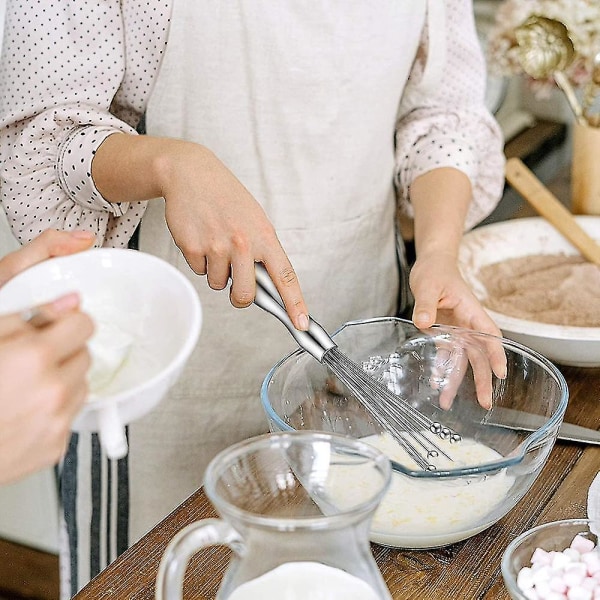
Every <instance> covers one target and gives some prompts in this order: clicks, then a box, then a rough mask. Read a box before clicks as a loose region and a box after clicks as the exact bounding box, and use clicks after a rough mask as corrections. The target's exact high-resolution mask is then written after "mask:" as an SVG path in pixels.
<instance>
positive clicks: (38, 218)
mask: <svg viewBox="0 0 600 600" xmlns="http://www.w3.org/2000/svg"><path fill="white" fill-rule="evenodd" d="M174 1H182V2H183V1H186V0H174ZM188 1H194V2H196V1H200V0H188ZM439 1H440V2H441V1H442V0H439ZM435 4H436V2H429V4H428V6H429V7H430V9H431V7H435ZM444 4H445V5H446V10H445V14H444V17H443V20H440V19H439V18H438V19H437V20H436V18H435V16H436V15H435V12H436V11H431V10H430V12H431V13H432V14H431V18H430V19H429V26H428V28H427V29H426V32H424V35H423V41H422V48H421V52H420V53H419V57H418V58H417V60H416V61H415V64H414V66H413V71H412V73H411V78H410V81H409V84H408V86H407V89H406V91H405V94H404V97H403V99H402V102H401V106H400V111H399V119H398V125H397V133H396V156H397V173H396V183H397V187H398V190H399V196H400V206H401V209H402V210H403V211H404V212H405V213H406V214H407V215H409V216H410V215H411V208H410V203H409V198H410V184H411V182H412V181H413V180H414V179H415V178H416V177H418V176H419V175H421V174H422V173H424V172H426V171H428V170H431V169H432V168H436V167H442V166H450V167H455V168H457V169H460V170H461V171H463V172H465V173H466V174H467V175H468V176H469V177H470V179H471V182H472V186H473V196H474V197H473V203H472V205H471V208H470V212H469V215H468V218H467V227H469V226H472V225H473V224H475V223H476V222H477V221H478V220H480V219H481V218H483V216H485V215H486V214H487V213H489V212H490V210H491V207H493V206H494V205H495V203H496V202H497V200H498V198H499V196H500V191H501V189H502V183H503V168H502V160H503V158H502V136H501V134H500V131H499V128H498V126H497V124H496V122H495V121H494V119H493V118H492V117H491V115H490V114H489V113H488V112H487V110H486V109H485V107H484V102H483V97H484V84H483V82H484V77H483V74H484V69H485V65H484V60H483V56H482V53H481V49H480V48H479V46H478V41H477V37H476V36H475V35H474V24H473V16H472V5H471V2H470V0H445V2H444ZM170 13H171V2H169V1H168V0H143V1H142V0H102V1H95V0H56V1H55V2H47V1H45V0H9V1H8V7H7V14H6V23H5V34H4V46H3V52H2V59H1V63H0V193H1V199H2V203H3V205H4V208H5V210H6V213H7V216H8V219H9V222H10V224H11V227H12V229H13V232H14V234H15V235H16V236H17V237H18V238H19V240H21V241H22V242H24V241H27V240H30V239H32V238H33V237H35V236H36V235H37V234H38V233H39V232H41V231H42V230H44V229H47V228H49V227H57V228H60V229H73V228H86V229H92V230H93V231H95V232H96V234H97V235H98V239H99V242H98V243H99V244H102V245H105V246H126V245H127V242H128V240H129V238H130V237H131V235H132V233H133V232H134V230H135V228H136V227H137V225H138V224H139V222H140V219H141V218H142V215H143V213H144V210H145V203H144V202H131V203H127V202H121V203H111V202H108V201H107V200H106V199H104V198H103V197H102V195H101V194H100V193H99V192H98V190H97V189H96V187H95V185H94V181H93V179H92V177H91V164H92V160H93V158H94V154H95V152H96V149H97V148H98V146H99V145H100V144H101V143H102V142H103V141H104V140H105V139H106V137H107V136H109V135H111V134H112V133H115V132H126V133H131V134H135V133H136V126H137V125H138V122H139V120H140V118H141V116H142V115H143V113H144V110H145V106H146V103H147V101H148V98H149V95H150V93H151V91H152V87H153V84H154V82H155V80H156V76H157V73H158V70H159V68H160V62H161V57H162V54H163V52H164V50H165V45H166V43H167V35H168V30H169V18H170ZM465 31H468V32H469V35H465Z"/></svg>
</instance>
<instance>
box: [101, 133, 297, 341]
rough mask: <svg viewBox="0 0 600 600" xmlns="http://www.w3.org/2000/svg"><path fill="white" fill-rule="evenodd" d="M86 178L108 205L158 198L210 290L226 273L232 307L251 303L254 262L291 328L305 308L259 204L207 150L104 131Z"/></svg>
mask: <svg viewBox="0 0 600 600" xmlns="http://www.w3.org/2000/svg"><path fill="white" fill-rule="evenodd" d="M92 168H93V177H94V181H95V183H96V186H97V187H98V190H99V191H100V192H101V193H102V195H103V196H104V198H106V199H107V200H109V201H110V202H125V201H135V200H149V199H152V198H156V197H163V198H164V199H165V206H166V209H165V210H166V214H165V216H166V220H167V225H168V227H169V230H170V232H171V235H172V236H173V239H174V240H175V243H176V244H177V246H178V247H179V248H180V250H181V251H182V253H183V255H184V257H185V259H186V260H187V262H188V264H189V265H190V267H191V268H192V269H193V270H194V271H195V272H196V273H198V274H199V275H204V274H206V275H207V278H208V283H209V285H210V287H211V288H213V289H215V290H222V289H224V288H225V287H226V285H227V283H228V281H229V279H230V278H231V280H232V284H231V290H230V298H231V303H232V304H233V306H235V307H238V308H242V307H246V306H249V305H250V304H251V303H252V301H253V300H254V295H255V290H256V281H255V275H254V264H255V263H256V262H261V263H263V264H264V265H265V267H266V269H267V271H268V272H269V275H270V276H271V279H272V280H273V283H274V284H275V286H276V287H277V290H278V292H279V294H280V296H281V298H282V299H283V302H284V304H285V307H286V310H287V312H288V314H289V316H290V318H291V319H292V322H293V323H294V325H295V326H296V328H298V329H302V330H305V329H307V328H308V310H307V307H306V305H305V302H304V298H303V295H302V291H301V289H300V284H299V282H298V277H297V276H296V272H295V271H294V268H293V267H292V264H291V263H290V260H289V258H288V257H287V255H286V253H285V251H284V249H283V248H282V246H281V243H280V242H279V239H278V238H277V234H276V232H275V229H274V227H273V225H272V224H271V222H270V221H269V219H268V218H267V215H266V214H265V212H264V210H263V208H262V207H261V205H260V204H259V202H258V201H257V200H256V199H255V198H254V197H253V196H252V195H251V194H250V192H249V191H248V190H247V189H246V188H245V187H244V186H243V185H242V184H241V182H240V181H239V180H238V179H237V178H236V177H235V176H234V175H233V173H231V171H229V169H228V168H227V167H226V166H225V165H224V164H223V163H222V162H221V161H220V160H219V159H218V158H217V157H216V156H215V155H214V154H213V153H212V152H211V151H210V150H208V149H207V148H205V147H204V146H201V145H199V144H194V143H192V142H185V141H182V140H176V139H169V138H155V137H151V136H145V135H144V136H134V135H127V134H114V135H110V136H109V137H108V138H106V140H105V141H104V142H103V143H102V144H101V145H100V147H99V148H98V151H97V153H96V156H95V158H94V162H93V165H92Z"/></svg>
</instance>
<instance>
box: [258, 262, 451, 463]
mask: <svg viewBox="0 0 600 600" xmlns="http://www.w3.org/2000/svg"><path fill="white" fill-rule="evenodd" d="M255 269H256V297H255V299H254V303H255V304H256V305H257V306H259V307H260V308H262V309H263V310H265V311H267V312H268V313H270V314H272V315H273V316H275V317H276V318H277V319H279V320H280V321H281V322H282V323H283V324H284V325H285V326H286V327H287V329H288V330H289V332H290V333H291V334H292V336H293V337H294V339H295V340H296V341H297V342H298V345H299V346H300V347H301V348H303V349H304V350H306V352H308V353H309V354H311V355H312V356H313V357H314V358H316V359H317V360H318V361H319V362H320V363H322V364H324V365H326V366H327V367H329V369H330V370H331V371H332V373H333V374H334V375H335V376H336V377H337V378H338V379H339V380H340V381H341V382H342V383H343V384H344V385H345V386H346V387H347V388H348V389H349V390H350V391H351V392H352V393H353V394H354V396H355V397H356V399H357V400H358V401H359V402H360V403H361V405H362V406H363V407H364V408H365V410H366V411H367V412H368V413H369V415H371V417H372V418H373V420H374V421H375V422H376V423H378V424H379V425H380V426H381V428H382V429H384V430H385V431H387V432H388V433H389V434H390V435H391V436H392V437H393V438H394V439H395V440H396V441H397V442H398V444H399V445H400V446H401V447H402V448H403V449H404V450H405V452H406V453H407V454H408V455H409V456H410V457H411V458H412V459H413V460H414V461H415V462H416V463H417V465H418V466H419V467H420V468H422V469H424V470H427V471H432V470H435V466H434V465H433V464H432V463H431V459H432V458H436V457H438V456H440V455H443V456H445V457H446V458H448V459H449V460H452V459H451V457H450V456H448V454H447V453H446V452H444V451H443V450H442V449H441V448H440V447H439V446H438V445H437V444H436V443H435V442H434V441H432V440H431V439H430V438H429V437H427V436H426V435H424V432H427V431H428V432H431V433H433V434H434V435H436V436H437V437H439V438H440V439H443V440H446V439H448V440H450V441H451V442H457V441H460V439H461V436H460V435H459V434H458V433H456V432H454V431H452V430H451V429H449V428H448V427H445V426H444V425H442V424H441V423H439V422H437V421H432V420H431V419H429V417H427V416H425V415H424V414H423V413H422V412H420V411H419V410H417V409H416V408H415V407H414V406H411V404H410V403H409V402H407V401H406V400H405V399H404V398H402V397H400V396H398V395H396V394H394V393H393V392H392V391H390V390H389V389H388V388H387V386H386V385H385V384H384V383H382V382H380V381H378V380H377V379H375V378H374V377H372V376H371V375H369V374H368V373H366V372H365V371H364V370H363V369H362V367H361V366H360V365H357V364H356V363H355V362H354V361H352V360H351V359H350V358H349V357H347V356H346V355H345V354H343V353H342V352H340V351H339V349H338V347H337V345H336V343H335V342H334V341H333V339H332V338H331V336H330V335H329V334H328V333H327V332H326V331H325V329H323V327H321V325H319V324H318V323H317V322H316V321H315V320H314V319H312V318H311V317H309V327H308V331H298V330H297V329H296V328H295V327H294V325H293V323H292V321H291V319H290V318H289V316H288V314H287V312H286V310H285V308H284V306H283V301H282V300H281V297H280V295H279V293H278V292H277V288H276V287H275V285H274V283H273V281H272V280H271V277H270V276H269V274H268V272H267V270H266V269H265V267H264V266H263V265H261V264H256V266H255Z"/></svg>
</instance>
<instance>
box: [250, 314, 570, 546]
mask: <svg viewBox="0 0 600 600" xmlns="http://www.w3.org/2000/svg"><path fill="white" fill-rule="evenodd" d="M333 339H334V340H335V342H336V344H337V345H338V349H339V350H340V351H341V352H343V353H344V354H346V355H347V356H348V357H349V358H351V359H352V360H353V361H354V362H356V363H358V364H360V365H362V367H363V369H365V370H366V371H368V372H370V373H371V375H373V376H374V377H376V378H377V379H379V380H381V381H385V382H386V384H387V385H388V388H390V389H393V391H394V392H395V393H396V394H398V395H399V396H401V397H402V398H403V399H404V400H405V401H407V402H408V403H409V404H410V405H411V406H412V407H413V408H415V409H417V410H418V411H419V412H421V413H422V414H424V415H425V416H427V417H428V418H430V419H431V420H433V421H436V422H440V423H442V424H443V425H446V426H448V427H449V428H450V429H452V430H453V431H455V432H457V433H458V434H460V436H461V437H462V440H461V441H459V442H457V443H456V444H451V443H450V442H449V441H447V440H437V442H438V443H439V446H440V448H441V450H443V451H445V452H446V453H447V455H448V457H449V459H451V460H441V461H440V462H439V464H438V468H437V469H435V470H432V471H429V470H423V469H420V468H418V467H417V466H416V465H415V464H414V463H412V462H411V461H410V460H409V459H408V458H407V457H406V455H405V454H403V453H402V451H400V449H399V447H398V445H397V444H396V443H395V441H394V439H393V438H392V437H390V436H389V434H383V432H382V429H381V427H380V426H379V425H377V424H376V423H375V422H374V421H373V419H372V418H371V417H370V416H369V414H368V412H367V411H366V410H365V409H364V407H363V405H362V404H361V403H360V402H358V401H357V400H356V399H355V397H354V396H353V395H352V394H351V393H350V392H349V391H348V390H347V388H345V387H344V386H343V385H342V384H341V383H340V382H339V380H337V378H336V377H335V376H334V375H333V374H332V373H331V372H330V371H329V370H328V369H327V368H326V367H325V366H324V365H322V364H321V363H319V362H318V361H317V360H315V359H314V358H313V357H312V356H310V355H309V354H307V353H306V352H304V351H303V350H296V351H295V352H292V353H291V354H289V355H288V356H286V357H285V358H283V359H282V360H281V361H280V362H279V363H278V364H277V365H275V366H274V367H273V368H272V369H271V371H270V372H269V373H268V374H267V376H266V378H265V380H264V382H263V385H262V390H261V400H262V405H263V408H264V410H265V412H266V414H267V418H268V420H269V425H270V429H271V431H286V430H294V429H306V430H318V431H327V432H333V433H339V434H344V435H348V436H351V437H356V438H366V440H367V441H368V442H370V443H372V444H373V445H375V446H377V447H378V448H379V449H381V450H383V451H384V452H385V453H386V454H387V455H388V457H389V458H390V459H391V460H392V466H393V469H394V473H393V476H392V483H391V486H390V490H389V491H388V493H387V494H386V496H385V498H384V499H383V502H382V503H381V505H380V507H379V509H378V511H377V513H376V514H375V518H374V519H373V522H372V524H371V539H372V541H374V542H378V543H380V544H384V545H388V546H394V547H401V548H413V549H417V548H435V547H440V546H445V545H448V544H451V543H454V542H457V541H460V540H463V539H466V538H468V537H470V536H472V535H475V534H476V533H478V532H480V531H482V530H483V529H486V528H487V527H489V526H490V525H492V524H493V523H495V522H496V521H498V520H499V519H500V518H502V517H503V516H504V515H505V514H506V513H507V512H508V511H509V510H511V509H512V508H513V507H514V506H515V505H516V504H517V502H518V501H519V500H520V499H521V498H522V497H523V496H524V494H525V493H526V492H527V491H528V490H529V488H530V487H531V485H532V484H533V482H534V481H535V479H536V478H537V476H538V475H539V473H540V471H541V469H542V467H543V466H544V464H545V462H546V459H547V458H548V455H549V454H550V451H551V450H552V447H553V445H554V442H555V439H556V435H557V433H558V429H559V427H560V425H561V423H562V420H563V416H564V413H565V410H566V407H567V401H568V388H567V384H566V381H565V379H564V378H563V376H562V375H561V373H560V371H559V370H558V369H557V368H556V367H555V366H554V365H553V364H552V363H551V362H550V361H548V360H547V359H545V358H544V357H543V356H541V355H540V354H538V353H537V352H535V351H533V350H530V349H529V348H526V347H525V346H522V345H520V344H518V343H516V342H513V341H510V340H507V339H503V338H495V337H492V336H489V335H485V334H480V333H476V332H473V331H470V330H466V329H459V328H454V327H447V326H441V325H440V326H437V325H436V326H434V327H432V328H430V329H428V330H425V331H423V330H419V329H417V328H416V327H415V326H414V325H413V324H412V323H411V322H410V321H406V320H404V319H398V318H392V317H385V318H377V319H370V320H363V321H353V322H350V323H347V324H345V325H344V326H343V327H342V328H341V329H339V330H338V331H337V332H336V333H335V334H334V335H333ZM500 349H501V350H502V351H503V353H504V355H505V357H506V373H507V374H506V377H504V378H501V379H500V378H498V377H496V376H495V375H494V374H493V373H492V371H491V368H490V366H489V365H490V362H489V359H488V357H489V356H490V352H491V351H496V352H497V351H498V350H500ZM486 385H487V386H488V387H489V391H490V394H491V401H492V408H491V409H487V408H484V407H483V406H482V405H481V404H480V401H482V402H483V403H484V404H485V401H484V400H485V398H482V393H481V390H482V389H484V388H486ZM478 390H479V392H478ZM478 393H479V400H478ZM449 398H451V402H450V401H449ZM532 418H533V419H536V420H537V421H538V422H539V423H540V425H539V427H538V428H537V429H536V430H535V431H533V432H526V431H522V430H519V429H518V426H519V424H520V423H521V424H523V425H525V424H527V425H529V423H526V421H529V420H530V419H532ZM515 426H516V428H515ZM339 485H345V486H348V490H349V493H350V492H351V491H352V490H351V488H353V487H355V486H360V485H364V482H360V481H340V484H339Z"/></svg>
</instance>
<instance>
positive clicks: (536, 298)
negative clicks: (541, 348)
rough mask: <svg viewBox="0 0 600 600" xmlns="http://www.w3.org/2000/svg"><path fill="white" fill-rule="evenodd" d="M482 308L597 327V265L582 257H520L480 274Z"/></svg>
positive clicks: (599, 291) (599, 270)
mask: <svg viewBox="0 0 600 600" xmlns="http://www.w3.org/2000/svg"><path fill="white" fill-rule="evenodd" d="M479 278H480V280H481V282H482V283H483V285H484V286H485V288H486V290H487V293H488V297H487V298H486V299H484V300H483V304H484V306H486V307H487V308H489V309H491V310H493V311H495V312H498V313H501V314H504V315H507V316H510V317H516V318H519V319H527V320H530V321H539V322H541V323H551V324H554V325H570V326H575V327H600V267H598V266H597V265H594V264H592V263H590V262H587V261H586V260H585V259H584V258H583V257H581V256H567V255H564V254H545V255H532V256H523V257H519V258H512V259H507V260H504V261H501V262H498V263H494V264H490V265H486V266H485V267H482V268H481V270H480V271H479Z"/></svg>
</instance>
